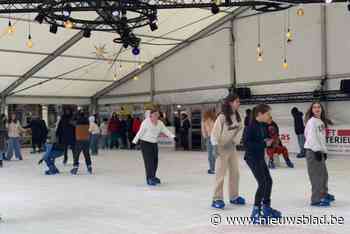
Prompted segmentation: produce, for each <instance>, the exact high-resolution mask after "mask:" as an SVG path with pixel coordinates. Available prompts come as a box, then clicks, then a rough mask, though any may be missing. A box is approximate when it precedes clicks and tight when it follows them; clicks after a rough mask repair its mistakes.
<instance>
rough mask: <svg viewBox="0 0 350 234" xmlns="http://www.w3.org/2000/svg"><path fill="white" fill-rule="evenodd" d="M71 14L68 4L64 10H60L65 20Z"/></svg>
mask: <svg viewBox="0 0 350 234" xmlns="http://www.w3.org/2000/svg"><path fill="white" fill-rule="evenodd" d="M71 13H72V7H71V6H70V5H69V4H67V5H66V6H64V8H63V10H62V14H63V16H64V17H66V18H69V17H70V15H71Z"/></svg>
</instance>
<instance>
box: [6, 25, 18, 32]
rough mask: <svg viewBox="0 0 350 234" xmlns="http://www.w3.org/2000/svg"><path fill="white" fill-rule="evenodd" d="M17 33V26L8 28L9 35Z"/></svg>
mask: <svg viewBox="0 0 350 234" xmlns="http://www.w3.org/2000/svg"><path fill="white" fill-rule="evenodd" d="M15 31H16V28H15V26H12V25H10V26H8V28H7V33H8V34H14V33H15Z"/></svg>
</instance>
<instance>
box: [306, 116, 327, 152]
mask: <svg viewBox="0 0 350 234" xmlns="http://www.w3.org/2000/svg"><path fill="white" fill-rule="evenodd" d="M305 139H306V141H305V146H304V147H305V149H310V150H312V151H314V152H317V151H322V152H323V153H327V146H326V127H325V124H324V123H323V122H322V120H320V119H318V118H315V117H312V118H311V119H310V120H309V121H308V122H307V123H306V126H305Z"/></svg>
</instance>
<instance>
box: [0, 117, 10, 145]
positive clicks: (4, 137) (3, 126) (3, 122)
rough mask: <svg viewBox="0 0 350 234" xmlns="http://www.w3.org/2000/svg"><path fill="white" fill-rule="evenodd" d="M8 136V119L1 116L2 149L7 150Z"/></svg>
mask: <svg viewBox="0 0 350 234" xmlns="http://www.w3.org/2000/svg"><path fill="white" fill-rule="evenodd" d="M7 138H8V135H7V128H6V120H5V119H1V118H0V151H5V149H6V140H7Z"/></svg>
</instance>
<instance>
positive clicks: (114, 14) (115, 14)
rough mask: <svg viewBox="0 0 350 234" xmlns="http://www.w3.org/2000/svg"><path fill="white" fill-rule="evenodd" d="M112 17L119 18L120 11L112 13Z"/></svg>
mask: <svg viewBox="0 0 350 234" xmlns="http://www.w3.org/2000/svg"><path fill="white" fill-rule="evenodd" d="M112 15H113V16H114V17H119V15H120V12H119V11H118V10H115V11H112Z"/></svg>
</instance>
